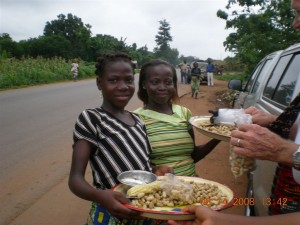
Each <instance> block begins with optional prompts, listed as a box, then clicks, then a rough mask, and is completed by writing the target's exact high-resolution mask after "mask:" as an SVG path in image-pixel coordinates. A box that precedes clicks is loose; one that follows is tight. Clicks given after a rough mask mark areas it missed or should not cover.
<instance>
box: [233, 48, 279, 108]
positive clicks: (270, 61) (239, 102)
mask: <svg viewBox="0 0 300 225" xmlns="http://www.w3.org/2000/svg"><path fill="white" fill-rule="evenodd" d="M281 52H282V51H277V52H274V53H272V54H270V55H268V56H266V57H265V58H264V59H263V60H261V61H260V62H259V63H258V65H257V66H256V68H255V70H254V72H253V73H252V75H251V76H250V78H249V79H248V82H247V84H246V86H245V88H244V90H243V92H241V93H240V94H239V96H238V98H237V99H236V100H235V102H234V108H244V109H245V108H248V107H249V106H252V105H254V104H255V102H256V100H257V99H258V97H259V95H261V92H262V88H261V87H262V86H263V84H264V83H265V81H266V80H267V78H268V77H269V75H270V73H271V71H272V69H273V68H274V66H275V65H276V62H277V60H278V59H279V56H280V53H281Z"/></svg>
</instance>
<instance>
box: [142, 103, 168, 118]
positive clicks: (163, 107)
mask: <svg viewBox="0 0 300 225" xmlns="http://www.w3.org/2000/svg"><path fill="white" fill-rule="evenodd" d="M144 108H145V109H150V110H152V111H156V112H159V113H163V114H167V115H172V114H173V110H172V104H168V103H165V104H155V103H150V102H149V103H148V104H147V105H145V106H144Z"/></svg>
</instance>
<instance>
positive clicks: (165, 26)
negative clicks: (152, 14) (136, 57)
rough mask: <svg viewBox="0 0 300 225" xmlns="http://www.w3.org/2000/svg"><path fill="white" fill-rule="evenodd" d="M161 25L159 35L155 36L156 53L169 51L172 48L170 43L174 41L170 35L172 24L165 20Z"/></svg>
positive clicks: (161, 21)
mask: <svg viewBox="0 0 300 225" xmlns="http://www.w3.org/2000/svg"><path fill="white" fill-rule="evenodd" d="M159 23H160V27H159V28H158V34H157V35H156V36H155V42H156V48H155V50H156V51H159V50H164V49H167V48H168V47H170V45H169V42H171V41H172V40H173V38H172V36H171V34H170V30H171V27H170V24H169V23H168V22H167V21H166V20H165V19H163V20H160V21H159Z"/></svg>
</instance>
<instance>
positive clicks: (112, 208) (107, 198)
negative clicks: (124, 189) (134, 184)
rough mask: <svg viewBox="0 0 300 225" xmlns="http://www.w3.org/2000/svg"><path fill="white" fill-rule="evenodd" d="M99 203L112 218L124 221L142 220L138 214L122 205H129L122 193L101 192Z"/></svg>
mask: <svg viewBox="0 0 300 225" xmlns="http://www.w3.org/2000/svg"><path fill="white" fill-rule="evenodd" d="M99 203H100V204H101V205H102V206H103V207H104V208H105V209H107V211H108V212H110V213H111V214H112V215H113V216H115V217H118V218H124V219H142V217H140V214H141V213H140V212H137V211H134V210H131V209H128V208H126V207H125V206H124V204H130V201H129V199H127V198H126V197H125V196H124V195H123V194H122V193H120V192H117V191H112V190H103V191H101V200H100V201H99Z"/></svg>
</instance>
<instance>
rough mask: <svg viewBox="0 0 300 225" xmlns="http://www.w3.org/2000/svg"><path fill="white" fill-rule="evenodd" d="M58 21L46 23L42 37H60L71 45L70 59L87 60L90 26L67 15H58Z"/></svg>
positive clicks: (77, 18) (75, 17)
mask: <svg viewBox="0 0 300 225" xmlns="http://www.w3.org/2000/svg"><path fill="white" fill-rule="evenodd" d="M57 18H58V19H56V20H52V21H51V22H46V26H45V28H44V35H45V36H51V35H60V36H63V37H64V38H65V39H66V40H68V41H69V42H70V43H71V45H72V50H71V57H75V58H78V57H80V58H82V59H87V58H88V52H87V49H88V45H89V40H90V38H91V26H90V25H89V24H84V23H83V22H82V21H81V19H80V18H79V17H77V16H73V15H72V14H71V13H69V14H68V15H67V16H65V15H63V14H60V15H58V16H57Z"/></svg>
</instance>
